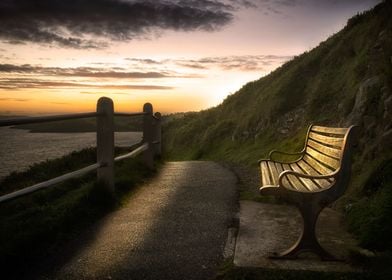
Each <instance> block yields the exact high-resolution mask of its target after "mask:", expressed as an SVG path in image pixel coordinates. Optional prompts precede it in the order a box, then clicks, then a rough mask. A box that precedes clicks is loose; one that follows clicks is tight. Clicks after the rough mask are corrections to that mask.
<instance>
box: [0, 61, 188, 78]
mask: <svg viewBox="0 0 392 280" xmlns="http://www.w3.org/2000/svg"><path fill="white" fill-rule="evenodd" d="M113 69H116V70H117V69H123V68H118V67H114V68H109V70H108V68H95V67H77V68H60V67H42V66H33V65H30V64H23V65H14V64H0V73H19V74H35V75H37V74H41V75H48V76H64V77H89V78H114V79H157V78H170V77H181V76H180V75H179V74H178V73H169V72H167V71H163V72H135V71H132V72H126V71H125V72H124V71H121V72H120V71H113ZM186 77H187V78H188V77H189V76H186Z"/></svg>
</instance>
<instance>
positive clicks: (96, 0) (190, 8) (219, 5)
mask: <svg viewBox="0 0 392 280" xmlns="http://www.w3.org/2000/svg"><path fill="white" fill-rule="evenodd" d="M237 2H240V3H242V4H243V5H246V3H247V2H248V1H228V2H227V1H226V2H224V1H218V0H172V1H167V0H166V1H164V0H147V1H141V0H62V1H61V0H35V1H32V0H1V1H0V40H2V41H6V42H10V43H26V42H34V43H40V44H55V45H59V46H62V47H71V48H100V47H105V46H106V43H105V42H104V40H103V39H104V38H105V39H109V40H125V41H126V40H131V39H134V38H139V37H150V36H151V35H153V34H157V33H158V32H161V30H166V29H168V30H177V31H194V30H206V31H213V30H216V29H218V28H220V27H222V26H224V25H226V24H228V23H229V22H230V21H231V20H232V18H233V15H232V12H233V10H235V7H237V6H238V5H239V4H238V3H237ZM228 3H231V4H228Z"/></svg>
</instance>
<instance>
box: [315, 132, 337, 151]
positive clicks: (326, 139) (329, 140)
mask: <svg viewBox="0 0 392 280" xmlns="http://www.w3.org/2000/svg"><path fill="white" fill-rule="evenodd" d="M309 139H312V140H316V141H317V142H320V143H322V144H325V145H328V146H333V147H337V148H341V147H342V145H343V138H339V137H331V136H326V135H321V134H318V133H315V132H310V133H309Z"/></svg>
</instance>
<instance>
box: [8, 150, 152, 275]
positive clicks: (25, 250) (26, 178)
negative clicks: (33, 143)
mask: <svg viewBox="0 0 392 280" xmlns="http://www.w3.org/2000/svg"><path fill="white" fill-rule="evenodd" d="M126 151H127V150H126V149H116V154H118V153H125V152H126ZM94 162H95V149H84V150H82V151H79V152H73V153H71V154H70V155H67V156H64V157H62V158H60V159H55V160H50V161H46V162H43V163H40V164H35V165H33V166H31V167H30V169H29V170H27V171H24V172H14V173H12V174H10V175H9V176H8V177H6V178H5V179H4V180H3V181H2V182H0V190H1V192H2V194H4V193H9V192H11V191H14V190H17V189H20V188H23V187H26V186H28V185H31V184H34V183H37V182H40V181H44V180H47V179H50V178H53V177H55V176H58V175H61V174H64V173H67V172H69V171H74V170H76V169H78V168H80V167H83V166H86V165H89V164H92V163H94ZM154 173H155V171H154V170H150V169H149V168H147V167H146V166H145V165H144V164H143V163H142V162H141V160H140V159H139V158H135V159H127V160H124V161H121V162H118V163H116V164H115V174H116V177H115V189H116V191H115V193H114V195H112V194H108V193H107V191H106V189H105V187H104V186H103V185H102V184H100V183H97V182H96V180H95V178H96V176H95V173H94V172H92V174H88V175H85V176H83V177H81V178H77V179H71V180H68V181H66V182H64V183H61V184H58V185H55V186H53V187H51V188H48V189H46V190H42V191H38V192H36V193H33V194H31V195H27V196H24V197H21V198H19V199H15V200H13V201H9V202H5V203H2V204H1V205H0V240H2V242H1V243H0V264H1V268H2V270H4V271H7V270H8V271H12V270H13V269H16V271H18V270H23V265H26V266H28V264H29V262H34V261H37V260H38V259H39V258H40V257H44V256H45V255H47V254H50V253H51V252H56V250H58V248H59V247H58V244H62V243H64V242H65V241H67V240H70V239H73V238H75V237H76V236H77V235H78V233H79V232H80V231H82V230H83V229H84V228H86V227H88V226H89V225H91V224H92V223H94V222H95V221H97V220H99V219H100V218H101V217H103V216H104V215H106V214H107V213H109V212H110V211H113V210H115V209H116V208H118V207H121V205H122V204H124V203H125V202H126V201H127V199H128V198H129V197H130V195H131V194H132V190H133V189H134V188H135V187H136V186H137V185H139V184H141V183H142V182H144V181H145V180H147V179H148V178H149V177H151V176H152V175H153V174H154ZM4 241H6V242H4Z"/></svg>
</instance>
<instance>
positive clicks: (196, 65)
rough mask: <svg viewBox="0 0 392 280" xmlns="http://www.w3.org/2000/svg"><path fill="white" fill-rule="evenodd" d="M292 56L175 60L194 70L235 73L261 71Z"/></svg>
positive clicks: (180, 64)
mask: <svg viewBox="0 0 392 280" xmlns="http://www.w3.org/2000/svg"><path fill="white" fill-rule="evenodd" d="M291 58H292V56H279V55H242V56H222V57H205V58H200V59H193V60H192V59H191V60H187V59H182V60H174V63H176V64H177V65H178V66H182V67H187V68H193V69H209V68H213V67H218V68H220V69H222V70H227V71H230V70H235V71H261V70H263V66H268V65H271V64H274V63H282V62H285V61H287V60H290V59H291Z"/></svg>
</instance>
